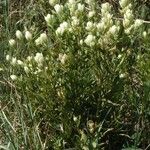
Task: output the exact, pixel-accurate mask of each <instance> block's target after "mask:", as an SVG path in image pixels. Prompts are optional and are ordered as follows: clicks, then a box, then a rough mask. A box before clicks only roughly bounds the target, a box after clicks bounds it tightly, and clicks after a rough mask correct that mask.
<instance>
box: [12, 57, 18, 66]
mask: <svg viewBox="0 0 150 150" xmlns="http://www.w3.org/2000/svg"><path fill="white" fill-rule="evenodd" d="M16 63H17V59H16V57H13V58H12V60H11V64H12V65H16Z"/></svg>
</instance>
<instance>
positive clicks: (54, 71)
mask: <svg viewBox="0 0 150 150" xmlns="http://www.w3.org/2000/svg"><path fill="white" fill-rule="evenodd" d="M41 3H42V2H41ZM98 3H99V2H97V1H96V0H86V1H82V0H77V1H76V0H68V1H66V2H60V1H59V0H50V1H49V12H48V14H47V11H46V10H45V11H43V13H44V17H43V18H42V19H43V21H45V25H44V24H43V21H41V20H40V21H39V22H40V23H41V26H42V28H40V27H37V25H38V26H40V23H37V24H36V23H34V26H32V27H31V28H30V27H26V28H25V29H24V30H21V29H20V30H18V29H17V31H16V33H15V34H14V36H13V37H11V38H10V39H9V41H8V44H9V51H7V52H6V53H5V56H6V60H5V64H1V70H0V71H1V75H2V76H3V80H2V81H1V83H2V84H3V90H6V91H7V93H9V95H7V96H5V100H3V101H2V109H1V122H2V125H1V129H2V130H1V131H2V134H3V135H4V138H3V146H1V147H2V148H5V149H7V148H8V149H43V150H44V149H56V150H57V149H58V150H59V149H66V148H75V149H83V150H88V149H89V150H91V149H95V150H96V149H110V150H111V149H118V150H119V149H122V148H126V147H130V148H131V147H132V148H148V147H149V145H148V144H149V143H150V140H149V138H148V137H150V132H148V130H149V125H150V124H149V122H150V120H149V117H150V114H149V112H150V107H149V104H150V102H149V90H150V85H149V82H148V81H149V65H150V64H149V62H147V60H148V59H149V50H150V44H149V43H150V38H149V37H150V36H149V35H150V31H149V30H148V26H147V23H148V22H146V21H144V20H142V19H139V18H136V15H134V9H133V7H134V5H133V4H132V2H131V1H130V0H120V1H119V6H118V7H119V8H118V14H117V17H116V16H115V12H114V11H113V9H112V6H111V5H110V4H109V3H108V2H106V3H102V4H101V5H98ZM42 4H43V3H42ZM43 5H44V4H43ZM44 7H47V6H44ZM118 16H119V17H118ZM39 18H41V16H39ZM35 20H36V19H35ZM8 91H9V92H8ZM6 99H7V100H6ZM8 100H9V102H8ZM6 145H7V146H6Z"/></svg>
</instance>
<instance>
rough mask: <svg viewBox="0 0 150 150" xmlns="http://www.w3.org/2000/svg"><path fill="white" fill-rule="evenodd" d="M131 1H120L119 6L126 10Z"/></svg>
mask: <svg viewBox="0 0 150 150" xmlns="http://www.w3.org/2000/svg"><path fill="white" fill-rule="evenodd" d="M129 2H130V1H129V0H120V1H119V4H120V6H121V7H122V8H125V7H126V6H127V5H128V4H129Z"/></svg>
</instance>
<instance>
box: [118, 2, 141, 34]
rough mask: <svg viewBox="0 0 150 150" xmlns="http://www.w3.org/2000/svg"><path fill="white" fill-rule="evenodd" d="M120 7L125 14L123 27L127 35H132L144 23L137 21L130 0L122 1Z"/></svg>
mask: <svg viewBox="0 0 150 150" xmlns="http://www.w3.org/2000/svg"><path fill="white" fill-rule="evenodd" d="M119 3H120V6H121V8H122V13H123V17H124V18H123V26H124V28H125V33H126V34H130V33H131V32H132V31H135V30H137V29H138V28H139V27H140V26H141V25H142V23H143V21H142V20H141V19H135V20H134V15H133V11H132V4H131V3H130V0H120V2H119Z"/></svg>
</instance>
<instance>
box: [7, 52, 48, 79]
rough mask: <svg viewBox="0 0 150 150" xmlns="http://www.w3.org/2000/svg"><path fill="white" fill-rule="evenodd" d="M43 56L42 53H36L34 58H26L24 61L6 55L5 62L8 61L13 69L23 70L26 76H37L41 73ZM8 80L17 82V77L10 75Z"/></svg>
mask: <svg viewBox="0 0 150 150" xmlns="http://www.w3.org/2000/svg"><path fill="white" fill-rule="evenodd" d="M44 60H45V59H44V56H43V54H42V53H36V54H35V56H28V57H27V58H26V59H25V60H23V61H22V60H20V59H17V58H16V57H11V56H10V55H6V61H8V62H9V63H10V64H11V65H12V66H13V67H14V68H15V69H17V68H18V67H21V68H23V70H24V72H25V73H26V74H29V73H30V74H38V73H40V72H42V70H43V69H46V67H43V63H44ZM10 78H11V79H12V80H17V78H18V77H17V76H16V75H15V74H13V75H11V76H10Z"/></svg>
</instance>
